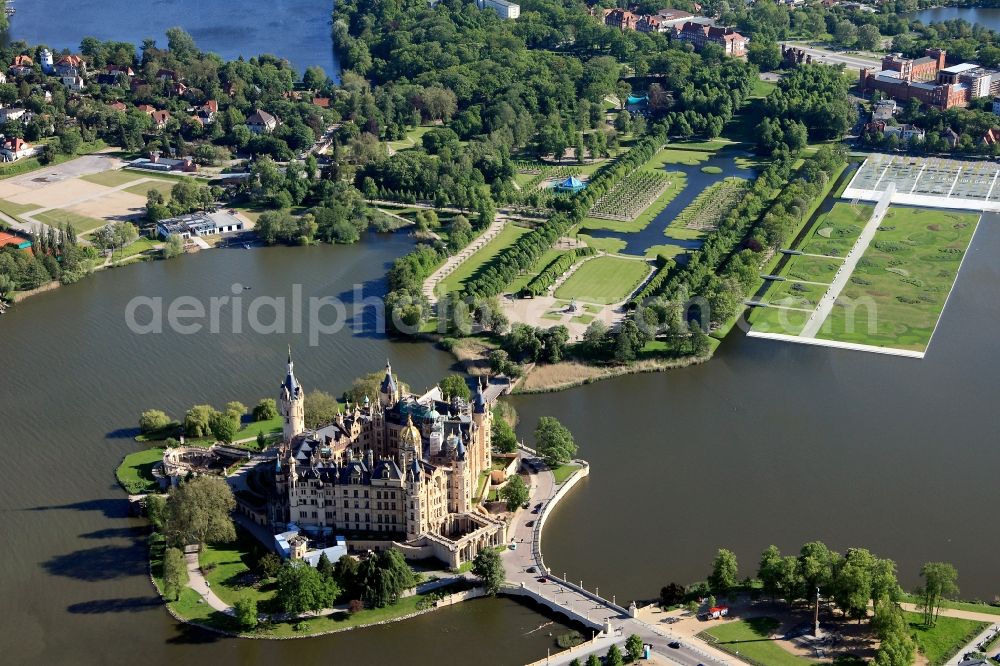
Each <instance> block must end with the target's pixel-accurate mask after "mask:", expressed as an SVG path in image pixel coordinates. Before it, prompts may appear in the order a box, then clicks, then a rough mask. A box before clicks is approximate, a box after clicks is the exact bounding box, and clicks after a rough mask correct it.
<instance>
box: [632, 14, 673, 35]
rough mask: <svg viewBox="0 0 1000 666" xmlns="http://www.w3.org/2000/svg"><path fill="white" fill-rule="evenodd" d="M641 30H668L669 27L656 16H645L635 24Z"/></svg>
mask: <svg viewBox="0 0 1000 666" xmlns="http://www.w3.org/2000/svg"><path fill="white" fill-rule="evenodd" d="M635 29H636V30H638V31H639V32H666V30H667V28H666V27H665V26H664V25H663V24H662V23H660V19H658V18H656V17H655V16H643V17H642V18H640V19H639V21H638V23H636V24H635Z"/></svg>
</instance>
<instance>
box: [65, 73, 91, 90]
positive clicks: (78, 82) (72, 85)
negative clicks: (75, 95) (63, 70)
mask: <svg viewBox="0 0 1000 666" xmlns="http://www.w3.org/2000/svg"><path fill="white" fill-rule="evenodd" d="M59 80H60V81H62V84H63V85H64V86H66V89H67V90H69V91H72V92H80V91H81V90H83V89H84V88H86V87H87V83H86V81H84V80H83V77H82V76H63V77H61V78H60V79H59Z"/></svg>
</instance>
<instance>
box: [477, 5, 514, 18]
mask: <svg viewBox="0 0 1000 666" xmlns="http://www.w3.org/2000/svg"><path fill="white" fill-rule="evenodd" d="M476 5H477V6H478V7H479V8H480V9H486V8H489V9H492V10H493V11H495V12H496V13H497V14H498V15H499V16H500V18H502V19H516V18H517V17H518V16H520V15H521V5H519V4H517V3H514V2H507V0H476Z"/></svg>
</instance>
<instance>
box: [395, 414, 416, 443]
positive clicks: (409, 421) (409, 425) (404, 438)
mask: <svg viewBox="0 0 1000 666" xmlns="http://www.w3.org/2000/svg"><path fill="white" fill-rule="evenodd" d="M399 443H400V444H401V445H403V446H411V447H415V448H417V449H419V448H420V445H421V438H420V431H419V430H418V429H417V426H415V425H413V415H412V414H407V415H406V426H405V427H404V428H403V429H402V430H401V431H400V432H399Z"/></svg>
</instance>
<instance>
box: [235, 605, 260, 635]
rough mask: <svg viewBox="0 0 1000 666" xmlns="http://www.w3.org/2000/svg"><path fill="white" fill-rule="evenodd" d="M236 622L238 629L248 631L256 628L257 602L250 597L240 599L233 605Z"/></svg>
mask: <svg viewBox="0 0 1000 666" xmlns="http://www.w3.org/2000/svg"><path fill="white" fill-rule="evenodd" d="M233 609H234V610H235V615H236V621H237V622H239V624H240V627H242V628H243V629H245V630H247V631H249V630H251V629H256V628H257V623H258V621H259V620H258V618H257V600H256V599H254V598H252V597H242V598H240V599H237V600H236V603H235V604H234V605H233Z"/></svg>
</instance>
